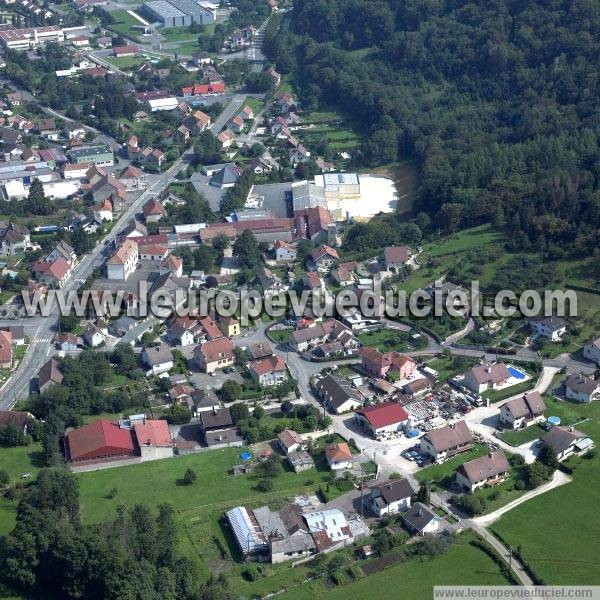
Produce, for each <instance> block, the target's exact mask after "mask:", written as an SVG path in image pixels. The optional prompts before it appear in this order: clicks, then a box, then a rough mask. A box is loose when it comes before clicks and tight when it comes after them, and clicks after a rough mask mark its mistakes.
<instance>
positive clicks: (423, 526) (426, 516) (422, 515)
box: [402, 502, 442, 535]
mask: <svg viewBox="0 0 600 600" xmlns="http://www.w3.org/2000/svg"><path fill="white" fill-rule="evenodd" d="M441 520H442V519H441V517H438V515H436V514H435V513H434V512H433V511H432V510H431V509H430V508H429V507H428V506H425V504H422V503H421V502H415V503H414V504H413V505H412V506H411V507H410V508H409V509H408V511H407V512H406V513H405V514H404V516H403V517H402V521H403V522H404V525H405V526H406V528H407V529H408V530H409V531H411V532H412V533H415V534H417V535H425V534H427V533H435V532H437V531H439V529H440V522H441Z"/></svg>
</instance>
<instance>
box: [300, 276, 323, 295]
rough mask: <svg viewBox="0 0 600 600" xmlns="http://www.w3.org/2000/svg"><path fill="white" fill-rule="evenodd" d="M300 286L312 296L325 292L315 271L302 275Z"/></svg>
mask: <svg viewBox="0 0 600 600" xmlns="http://www.w3.org/2000/svg"><path fill="white" fill-rule="evenodd" d="M302 285H303V286H304V287H305V288H306V289H307V290H309V291H311V292H312V293H313V294H321V293H322V292H324V291H325V282H324V281H323V280H322V279H321V278H320V277H319V274H318V273H317V272H316V271H308V272H306V273H304V275H302Z"/></svg>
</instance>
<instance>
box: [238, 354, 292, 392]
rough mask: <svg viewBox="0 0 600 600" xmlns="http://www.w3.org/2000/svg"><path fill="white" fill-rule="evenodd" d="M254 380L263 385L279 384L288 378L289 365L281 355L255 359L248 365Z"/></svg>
mask: <svg viewBox="0 0 600 600" xmlns="http://www.w3.org/2000/svg"><path fill="white" fill-rule="evenodd" d="M248 371H249V372H250V375H251V377H252V379H254V381H256V382H258V383H259V384H260V385H262V386H265V387H266V386H270V385H279V384H280V383H283V382H284V381H285V380H286V379H287V366H286V364H285V361H284V360H283V359H282V358H279V356H268V357H266V358H261V359H260V360H254V361H252V362H251V363H250V364H249V365H248Z"/></svg>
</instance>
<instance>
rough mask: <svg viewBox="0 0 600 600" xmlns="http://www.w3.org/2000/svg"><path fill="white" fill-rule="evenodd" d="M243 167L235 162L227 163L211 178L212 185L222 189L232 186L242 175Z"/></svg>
mask: <svg viewBox="0 0 600 600" xmlns="http://www.w3.org/2000/svg"><path fill="white" fill-rule="evenodd" d="M242 172H243V171H242V169H241V168H240V167H238V166H237V165H234V164H226V165H225V166H224V167H223V168H222V169H221V170H219V171H217V172H216V173H215V174H214V175H213V176H212V177H211V179H210V185H213V186H215V187H219V188H221V189H225V188H231V187H233V186H234V185H235V183H236V181H237V180H238V179H239V178H240V177H241V176H242Z"/></svg>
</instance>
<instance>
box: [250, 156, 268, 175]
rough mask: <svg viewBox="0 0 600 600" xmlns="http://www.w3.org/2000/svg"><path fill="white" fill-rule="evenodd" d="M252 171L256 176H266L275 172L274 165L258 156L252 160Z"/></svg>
mask: <svg viewBox="0 0 600 600" xmlns="http://www.w3.org/2000/svg"><path fill="white" fill-rule="evenodd" d="M250 170H251V171H252V172H253V173H254V174H255V175H264V174H265V173H270V172H271V171H272V170H273V165H271V164H270V163H268V162H267V161H266V160H264V159H263V158H261V157H260V156H257V157H256V158H253V159H252V162H251V163H250Z"/></svg>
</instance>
